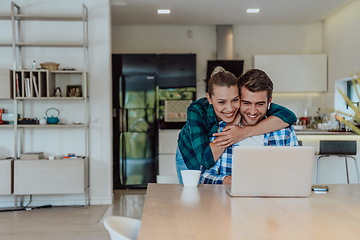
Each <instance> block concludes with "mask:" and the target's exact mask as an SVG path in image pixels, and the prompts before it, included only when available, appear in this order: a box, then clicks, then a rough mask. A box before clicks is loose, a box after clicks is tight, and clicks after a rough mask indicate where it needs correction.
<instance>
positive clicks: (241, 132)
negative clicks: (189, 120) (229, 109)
mask: <svg viewBox="0 0 360 240" xmlns="http://www.w3.org/2000/svg"><path fill="white" fill-rule="evenodd" d="M251 130H252V127H251V126H248V127H240V126H235V125H227V126H226V127H225V128H224V130H223V131H222V132H218V133H214V134H213V136H216V138H215V140H214V141H213V143H214V144H216V145H217V146H221V147H223V148H227V147H230V146H231V145H233V144H234V143H237V142H240V141H241V140H243V139H245V138H247V137H250V136H251V133H252V132H251Z"/></svg>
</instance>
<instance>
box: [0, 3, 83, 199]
mask: <svg viewBox="0 0 360 240" xmlns="http://www.w3.org/2000/svg"><path fill="white" fill-rule="evenodd" d="M11 8H12V12H13V13H14V15H13V17H11V16H9V15H4V14H0V20H5V21H11V23H12V24H11V26H12V28H13V29H12V31H13V34H12V40H11V42H10V43H9V42H6V41H7V40H6V39H5V40H3V42H1V43H0V47H12V49H13V52H14V54H13V59H12V60H13V62H12V63H13V64H12V65H13V69H12V70H6V71H8V72H9V74H8V76H9V79H5V80H1V83H2V84H0V86H1V87H3V89H5V91H6V92H5V94H3V92H2V91H0V93H1V94H0V96H1V97H3V99H0V100H4V101H5V100H11V101H13V103H12V106H13V111H14V115H20V116H21V117H23V116H24V115H25V114H26V115H36V114H37V113H36V112H37V111H38V110H39V109H40V108H42V107H45V106H46V105H51V106H52V107H54V108H57V107H59V106H60V107H61V106H62V105H69V106H70V108H66V109H69V112H70V113H71V114H70V113H69V115H68V116H66V114H65V117H64V119H63V120H64V122H72V121H70V119H69V118H72V117H73V116H74V115H72V114H76V115H77V116H76V117H75V119H80V120H76V121H75V122H82V123H81V124H46V125H38V124H36V125H35V124H31V125H30V124H16V125H14V124H12V125H0V135H1V136H3V137H4V138H6V139H7V138H8V137H9V135H10V134H12V136H13V138H14V146H13V155H14V156H12V157H14V158H16V157H17V156H19V155H20V154H21V153H23V152H24V151H33V149H32V148H34V147H33V145H34V144H33V142H32V141H34V142H35V141H36V142H37V144H38V145H40V148H44V149H41V150H39V151H44V152H46V151H53V152H56V151H64V150H63V149H59V148H58V146H57V144H60V145H66V143H67V142H66V141H67V140H63V141H64V142H61V140H59V142H55V143H53V144H51V143H49V144H48V145H46V144H42V142H41V141H47V140H46V139H45V140H44V139H42V138H40V139H39V138H38V136H39V135H42V132H43V131H41V129H49V130H46V133H44V134H53V132H51V131H54V133H55V132H56V133H59V131H61V132H62V131H64V133H66V134H68V133H70V134H71V133H72V132H73V131H75V132H77V133H79V131H82V132H81V133H84V134H80V135H84V138H81V136H80V141H79V142H77V143H75V146H72V145H71V146H70V143H69V145H66V146H65V147H64V149H65V151H66V149H67V148H71V149H73V148H74V149H75V150H77V149H78V150H79V151H80V154H82V155H84V156H86V157H85V158H83V159H61V160H14V161H13V162H14V168H13V170H11V171H7V172H9V174H10V177H9V176H7V179H8V178H10V179H11V180H13V181H12V183H11V184H10V185H11V188H14V191H12V190H11V191H9V190H8V189H6V190H5V191H3V192H4V193H5V194H13V195H25V194H26V195H27V194H84V199H85V205H89V167H88V166H89V139H88V138H89V122H88V119H89V106H88V105H89V101H88V95H87V93H88V89H87V86H88V83H87V81H88V74H87V70H88V61H87V58H88V56H89V55H88V23H87V17H88V10H87V8H86V6H85V5H84V4H82V9H81V10H82V13H81V14H80V15H76V16H66V15H65V16H58V15H55V16H54V15H49V13H47V14H45V15H36V14H20V13H22V12H23V11H22V9H21V11H20V7H19V6H18V5H17V4H16V3H14V2H12V3H11ZM79 10H80V9H79ZM65 14H66V13H65ZM23 21H48V22H50V23H49V24H52V23H51V22H52V21H59V22H77V23H76V25H77V27H78V25H79V24H80V25H81V26H82V30H83V31H81V33H83V36H81V37H80V36H79V37H78V38H75V39H66V38H64V39H54V41H50V40H49V42H46V41H47V40H48V39H45V38H42V39H41V40H39V41H34V42H26V41H24V42H22V40H21V39H26V35H27V34H29V33H28V32H27V31H25V30H24V29H25V28H26V26H27V25H22V22H23ZM34 24H37V23H36V22H35V23H34ZM39 24H40V23H39ZM54 24H55V23H54ZM66 25H68V23H66ZM71 25H72V23H70V26H71ZM66 29H67V28H66ZM66 29H65V30H63V31H64V32H66V31H67V30H66ZM30 34H31V33H30ZM44 36H45V35H44ZM67 41H68V42H67ZM32 47H41V48H42V47H44V48H59V49H60V48H82V49H83V55H84V56H83V61H82V64H83V67H80V68H82V70H78V69H77V70H56V71H49V70H46V69H36V70H30V69H19V68H21V66H25V65H26V64H24V60H23V57H24V56H23V55H24V54H23V51H21V50H22V49H24V48H32ZM65 50H66V51H65V52H64V54H66V53H71V54H73V50H72V49H65ZM43 51H46V49H44V50H43ZM55 57H56V56H55ZM9 61H11V60H9ZM4 82H5V83H4ZM6 83H8V86H6ZM79 86H80V90H81V94H74V95H76V96H81V97H66V95H67V93H69V92H71V93H72V91H70V90H71V87H73V88H79ZM57 88H60V90H61V93H62V96H63V97H53V96H54V92H55V90H56V89H57ZM6 89H8V90H6ZM75 90H78V89H75ZM9 92H10V94H8V93H9ZM77 93H78V91H77ZM8 97H9V98H10V99H7V98H8ZM34 100H40V101H42V102H41V103H40V102H36V101H34ZM32 101H34V102H32ZM44 101H48V102H47V103H45V102H44ZM64 101H69V102H64ZM73 101H76V103H75V105H76V106H77V107H79V108H74V109H71V107H72V106H74V102H73ZM58 105H59V106H58ZM46 107H47V108H48V106H46ZM80 108H81V111H77V110H80ZM7 129H8V130H7ZM66 129H67V130H66ZM72 129H74V130H72ZM48 131H50V132H48ZM29 139H30V140H29ZM61 147H63V146H61ZM49 148H50V149H52V150H49ZM3 163H4V162H3ZM0 170H1V168H0ZM0 173H1V174H0V180H1V181H0V183H2V181H3V179H2V178H1V176H5V174H3V173H2V172H0ZM9 174H8V175H9ZM8 185H9V184H6V186H8ZM1 187H2V185H1V184H0V194H1Z"/></svg>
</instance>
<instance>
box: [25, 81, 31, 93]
mask: <svg viewBox="0 0 360 240" xmlns="http://www.w3.org/2000/svg"><path fill="white" fill-rule="evenodd" d="M30 90H31V89H30V78H25V97H31V91H30Z"/></svg>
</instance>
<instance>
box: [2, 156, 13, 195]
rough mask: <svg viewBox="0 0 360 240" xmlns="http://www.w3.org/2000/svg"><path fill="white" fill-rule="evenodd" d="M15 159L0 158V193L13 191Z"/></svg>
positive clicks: (6, 193) (4, 193) (5, 193)
mask: <svg viewBox="0 0 360 240" xmlns="http://www.w3.org/2000/svg"><path fill="white" fill-rule="evenodd" d="M13 162H14V161H13V159H0V195H8V194H11V193H12V189H13V188H12V180H13V175H12V172H13Z"/></svg>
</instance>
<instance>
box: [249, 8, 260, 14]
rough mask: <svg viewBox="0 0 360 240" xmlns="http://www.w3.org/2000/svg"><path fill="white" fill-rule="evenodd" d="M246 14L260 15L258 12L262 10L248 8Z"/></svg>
mask: <svg viewBox="0 0 360 240" xmlns="http://www.w3.org/2000/svg"><path fill="white" fill-rule="evenodd" d="M246 12H247V13H258V12H260V9H258V8H248V9H247V10H246Z"/></svg>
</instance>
